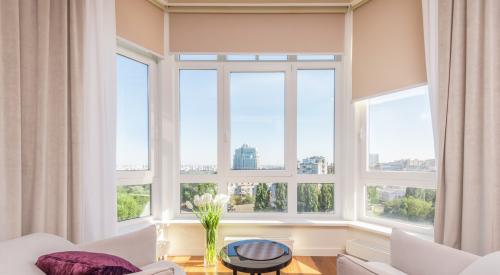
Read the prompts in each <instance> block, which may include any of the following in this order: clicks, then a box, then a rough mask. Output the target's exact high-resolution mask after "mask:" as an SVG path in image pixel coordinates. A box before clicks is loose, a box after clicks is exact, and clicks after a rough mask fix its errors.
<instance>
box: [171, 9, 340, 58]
mask: <svg viewBox="0 0 500 275" xmlns="http://www.w3.org/2000/svg"><path fill="white" fill-rule="evenodd" d="M169 17H170V39H169V41H170V51H171V52H173V53H180V52H184V53H189V52H191V53H208V52H221V53H302V52H304V53H341V52H343V46H344V14H338V13H331V14H232V13H208V14H207V13H205V14H203V13H171V14H170V16H169Z"/></svg>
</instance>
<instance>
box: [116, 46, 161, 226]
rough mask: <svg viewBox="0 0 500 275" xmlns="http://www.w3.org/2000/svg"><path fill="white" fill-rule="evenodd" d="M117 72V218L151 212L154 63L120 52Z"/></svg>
mask: <svg viewBox="0 0 500 275" xmlns="http://www.w3.org/2000/svg"><path fill="white" fill-rule="evenodd" d="M116 61H117V62H116V66H117V68H116V71H117V78H116V80H117V83H116V87H117V129H116V170H117V179H118V182H117V220H118V221H119V222H122V221H126V220H131V219H136V218H143V217H148V216H151V215H152V187H153V171H154V169H153V160H154V158H153V155H152V150H151V147H152V146H151V143H150V140H151V139H150V137H151V131H150V113H151V105H150V101H149V97H150V94H151V93H150V92H151V72H152V71H153V70H154V68H152V67H154V65H155V64H154V62H152V60H149V59H147V58H145V57H142V56H140V55H138V54H135V53H133V52H128V51H125V50H123V51H121V50H120V51H119V53H118V54H117V55H116Z"/></svg>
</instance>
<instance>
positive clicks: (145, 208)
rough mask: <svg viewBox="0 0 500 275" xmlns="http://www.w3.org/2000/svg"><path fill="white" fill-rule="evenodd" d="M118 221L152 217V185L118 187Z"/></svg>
mask: <svg viewBox="0 0 500 275" xmlns="http://www.w3.org/2000/svg"><path fill="white" fill-rule="evenodd" d="M117 192H118V194H117V210H118V221H119V222H121V221H125V220H130V219H135V218H141V217H148V216H151V184H144V185H121V186H118V187H117Z"/></svg>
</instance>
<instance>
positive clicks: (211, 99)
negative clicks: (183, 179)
mask: <svg viewBox="0 0 500 275" xmlns="http://www.w3.org/2000/svg"><path fill="white" fill-rule="evenodd" d="M179 91H180V92H179V93H180V114H179V115H180V156H181V174H214V173H216V171H217V70H180V74H179Z"/></svg>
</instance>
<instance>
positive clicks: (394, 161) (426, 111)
mask: <svg viewBox="0 0 500 275" xmlns="http://www.w3.org/2000/svg"><path fill="white" fill-rule="evenodd" d="M368 129H369V130H368V131H369V141H368V147H369V154H368V168H369V169H370V170H383V171H424V172H431V171H436V164H435V163H436V161H435V158H434V140H433V133H432V121H431V112H430V106H429V98H428V94H427V86H422V87H418V88H414V89H411V90H406V91H403V92H399V93H394V94H390V95H385V96H381V97H378V98H375V99H371V100H370V101H369V107H368Z"/></svg>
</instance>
